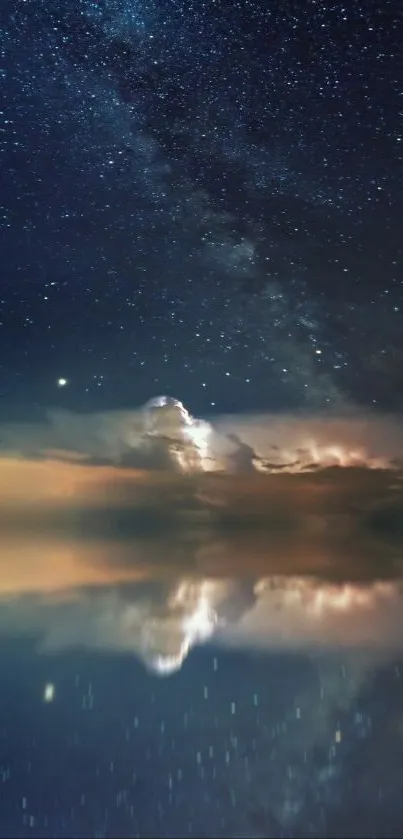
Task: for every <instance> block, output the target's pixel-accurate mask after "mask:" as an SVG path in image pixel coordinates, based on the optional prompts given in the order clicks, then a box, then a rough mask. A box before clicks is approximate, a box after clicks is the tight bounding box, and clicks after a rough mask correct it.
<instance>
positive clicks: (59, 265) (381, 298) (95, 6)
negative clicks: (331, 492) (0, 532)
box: [0, 0, 403, 417]
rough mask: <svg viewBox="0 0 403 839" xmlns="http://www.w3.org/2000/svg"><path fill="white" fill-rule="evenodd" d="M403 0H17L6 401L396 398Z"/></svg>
mask: <svg viewBox="0 0 403 839" xmlns="http://www.w3.org/2000/svg"><path fill="white" fill-rule="evenodd" d="M401 17H402V15H401V9H400V8H399V3H397V2H393V0H383V3H382V4H380V3H377V2H375V0H359V2H356V3H345V4H344V5H343V4H342V3H327V2H319V0H305V2H303V3H302V2H296V0H281V2H277V0H273V2H267V0H254V2H247V0H244V2H235V0H233V1H232V2H223V0H216V2H214V0H206V2H201V0H194V2H191V1H190V2H183V0H182V1H181V0H158V2H157V1H156V0H143V2H140V0H99V2H96V0H93V2H90V0H69V2H68V3H67V2H64V0H26V1H25V2H23V0H21V2H18V3H16V2H15V0H12V2H10V0H3V2H2V3H1V10H0V26H1V32H0V39H1V65H0V72H1V78H2V93H1V126H0V130H1V134H0V155H1V157H0V160H1V166H0V203H1V244H0V252H1V300H0V304H1V332H0V335H1V366H0V393H1V404H2V411H3V415H12V416H14V417H16V416H19V415H20V414H23V415H24V416H27V415H28V416H32V415H33V414H34V413H35V411H36V410H38V409H39V410H42V409H43V408H46V407H48V406H49V405H54V404H62V405H64V406H68V407H70V408H72V409H74V410H99V409H111V408H117V407H128V406H131V405H133V404H140V403H142V402H144V401H145V400H146V399H148V398H149V397H151V396H154V395H155V394H158V393H169V394H172V395H174V396H178V397H179V398H181V399H183V400H184V402H185V404H187V405H189V407H190V409H191V410H192V411H196V412H201V413H202V414H203V413H204V414H209V413H210V414H214V413H215V412H226V411H231V412H237V411H240V410H245V409H247V410H275V411H276V410H289V409H293V408H303V407H305V408H310V409H322V408H324V407H328V406H330V407H331V408H335V407H337V408H339V407H340V406H344V405H346V404H347V405H351V404H353V405H354V404H356V403H358V404H364V405H366V406H371V407H373V406H375V407H376V408H377V409H400V408H401V407H402V397H401V393H402V387H401V386H402V383H403V378H402V369H403V368H402V361H403V357H402V351H403V340H402V334H403V332H402V305H403V286H402V277H401V263H400V262H399V260H401V255H402V248H401V223H402V218H403V216H402V211H403V190H402V173H403V172H402V148H403V140H402V137H403V131H402V108H403V102H402V92H403V71H402V65H401V60H400V57H399V46H398V41H399V25H400V23H401V21H399V18H401ZM60 378H62V379H64V378H65V379H67V380H68V387H64V388H60V387H58V385H57V380H58V379H60Z"/></svg>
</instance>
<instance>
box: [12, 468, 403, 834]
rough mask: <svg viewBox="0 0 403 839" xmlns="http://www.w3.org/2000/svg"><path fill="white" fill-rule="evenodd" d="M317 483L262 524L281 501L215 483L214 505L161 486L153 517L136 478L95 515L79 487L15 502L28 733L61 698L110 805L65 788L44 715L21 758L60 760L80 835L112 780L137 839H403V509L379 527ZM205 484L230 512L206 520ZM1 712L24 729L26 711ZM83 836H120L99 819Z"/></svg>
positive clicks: (16, 593) (15, 568)
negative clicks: (58, 496)
mask: <svg viewBox="0 0 403 839" xmlns="http://www.w3.org/2000/svg"><path fill="white" fill-rule="evenodd" d="M352 478H354V479H357V480H359V481H361V480H362V476H358V478H357V476H355V477H354V475H352ZM315 480H316V479H314V483H313V484H310V485H309V486H310V488H309V486H308V485H305V488H304V491H303V493H302V494H301V492H300V489H298V488H296V489H295V491H294V489H290V488H289V487H288V488H285V484H284V483H283V490H284V493H283V497H282V498H281V492H280V490H281V487H280V485H278V486H279V492H278V495H277V506H276V507H275V510H276V514H275V515H273V505H271V506H270V511H271V514H267V515H264V505H263V502H262V499H261V497H260V503H261V508H260V509H258V510H257V512H256V506H258V505H256V503H255V502H256V497H257V496H256V492H255V490H254V489H253V487H252V489H251V490H250V491H249V490H248V491H247V492H246V482H244V483H243V490H242V491H243V492H244V495H243V496H242V493H241V492H240V490H241V487H240V485H238V487H236V485H235V484H236V482H234V485H233V486H231V488H229V487H228V485H224V484H223V483H222V482H221V483H218V484H217V483H216V484H214V487H213V489H214V492H213V491H212V488H211V486H206V484H204V485H203V486H202V488H201V492H202V499H203V502H202V506H197V504H196V505H195V504H193V503H189V495H188V494H187V492H188V489H187V488H188V485H187V487H186V491H185V492H182V494H181V493H179V494H178V495H176V496H175V497H176V501H175V504H172V505H171V506H169V505H168V507H167V505H166V503H165V501H166V496H165V495H164V493H162V494H161V493H160V494H158V493H159V492H160V489H161V486H160V485H159V484H153V485H152V487H151V490H152V491H151V490H150V493H149V494H150V497H152V504H150V506H149V508H148V509H145V508H143V509H142V510H140V512H139V511H138V510H136V507H135V505H133V493H132V492H131V491H129V492H128V490H127V485H126V484H125V483H124V486H123V488H122V486H121V485H120V484H119V486H116V483H114V485H113V492H111V488H110V485H109V484H108V487H109V489H108V493H107V497H108V500H109V506H106V505H104V507H102V505H100V504H99V500H100V499H101V500H102V499H105V497H106V495H105V490H104V488H102V490H99V488H97V490H96V491H94V488H93V487H92V488H91V492H90V493H89V495H88V492H87V491H86V492H87V494H86V493H83V496H80V499H81V501H80V504H77V503H76V502H77V493H75V494H74V497H73V502H74V503H72V500H71V494H70V495H68V494H67V497H68V498H69V499H70V500H69V501H68V502H66V503H65V504H64V505H61V504H60V501H58V502H57V504H54V506H53V507H52V505H51V504H49V503H48V501H46V503H43V504H42V505H40V504H38V506H37V509H36V511H35V515H33V514H32V513H31V514H30V515H27V511H26V510H25V511H24V509H23V508H22V507H21V505H20V504H18V505H15V506H14V509H13V510H12V511H10V507H9V508H8V510H7V515H4V516H3V522H4V526H3V530H2V541H1V550H0V595H1V604H0V605H1V608H0V657H1V661H2V667H3V677H4V680H5V684H6V685H8V684H12V679H13V678H15V676H13V674H14V673H15V669H16V668H18V667H20V668H22V665H19V664H18V662H19V660H20V659H19V658H18V656H19V655H20V653H18V649H19V647H18V643H23V644H24V645H25V646H24V650H29V652H28V653H24V655H25V656H26V657H25V658H24V662H25V664H24V667H25V669H26V670H28V669H29V667H28V665H27V661H30V662H31V665H29V666H32V672H31V670H30V671H29V673H30V676H29V678H32V679H33V680H34V683H35V684H36V688H35V690H36V699H35V700H33V699H32V696H31V698H30V699H29V698H28V696H27V697H25V696H24V699H20V706H19V707H20V708H21V719H20V717H18V716H17V719H18V722H17V723H16V725H17V729H16V730H18V726H21V725H22V724H23V723H22V722H21V720H22V718H23V717H24V718H25V717H26V716H27V714H28V708H32V707H34V705H35V702H36V703H37V705H36V706H35V707H37V708H38V707H39V704H40V703H42V706H43V708H45V707H46V709H47V710H46V714H47V715H48V717H47V719H50V720H52V721H53V722H51V723H50V724H51V725H52V726H53V728H52V738H53V740H52V742H53V741H54V748H55V749H56V750H57V754H58V755H60V758H58V760H59V759H61V760H62V761H67V755H69V754H71V752H72V751H73V753H74V754H77V755H79V756H80V758H79V759H80V761H83V762H84V763H85V762H86V761H88V760H90V762H91V761H93V760H94V765H93V770H94V772H95V771H96V772H98V775H97V778H100V779H101V780H99V785H100V786H99V787H98V791H96V792H94V791H91V788H90V783H89V781H88V779H87V780H86V779H85V778H84V776H83V775H81V774H80V771H81V770H80V769H75V770H74V772H72V771H71V770H69V769H68V768H67V769H66V771H65V772H64V773H63V778H62V781H60V783H59V784H58V782H57V780H55V777H56V778H57V773H56V770H55V764H54V762H52V761H53V758H52V759H50V758H49V757H48V758H46V759H44V751H43V750H45V752H46V748H47V745H46V744H47V737H48V735H47V733H46V732H47V724H46V725H45V723H44V724H43V725H44V728H43V733H42V734H41V731H40V728H39V729H38V726H40V723H39V722H38V719H37V718H36V717H35V722H33V723H32V726H33V728H32V729H30V728H29V727H28V736H27V738H26V742H25V741H24V744H22V745H20V747H19V748H20V752H21V753H22V754H23V755H25V757H24V760H25V762H26V765H30V766H34V767H35V766H36V767H37V771H38V773H39V765H40V766H41V767H42V768H41V770H40V771H41V778H42V779H43V785H42V787H40V789H41V790H42V792H41V793H40V794H42V795H46V796H49V794H50V793H49V790H50V789H51V790H53V793H52V794H54V795H55V797H57V799H58V800H60V798H61V800H62V801H63V802H64V804H62V805H59V807H61V811H62V812H63V814H64V815H63V818H64V819H65V824H68V823H69V821H68V819H69V818H70V816H67V815H66V813H71V812H73V810H74V811H75V807H77V806H78V805H77V801H78V798H77V797H76V796H75V793H73V792H72V791H71V792H70V791H69V784H70V783H72V778H73V776H74V778H73V780H74V784H77V783H78V781H77V778H80V781H79V784H80V787H79V789H80V795H83V794H84V796H86V797H87V799H88V800H91V801H93V802H94V804H93V806H94V807H95V806H96V802H97V801H98V799H99V795H100V793H99V789H101V787H102V792H101V797H102V801H103V804H104V807H105V812H106V811H107V812H109V813H112V812H115V811H116V813H117V812H118V813H119V818H120V819H121V820H122V821H121V829H120V834H121V835H125V836H129V835H139V836H145V835H147V832H148V834H149V835H155V836H164V837H168V836H173V835H186V836H201V835H203V836H217V837H224V836H236V835H238V836H241V835H242V836H248V837H251V836H253V837H260V839H263V837H275V836H281V835H283V836H301V837H302V836H307V835H311V836H315V837H316V836H320V835H324V836H329V837H330V836H336V835H352V833H354V832H355V835H360V836H372V835H375V836H385V837H386V836H387V835H388V836H392V835H399V832H398V830H399V829H400V825H401V824H402V823H403V821H402V820H403V808H401V805H400V804H399V801H400V798H399V795H400V793H399V790H400V789H401V785H402V783H403V771H402V767H403V737H402V732H403V717H402V713H401V707H402V704H401V700H402V699H403V689H402V688H403V679H402V678H401V674H403V608H402V607H403V602H402V599H403V583H402V581H401V580H402V579H403V563H402V558H403V546H402V545H401V543H400V536H399V527H398V526H397V525H396V515H397V514H399V515H400V513H396V505H395V499H393V503H392V505H391V508H390V510H389V512H388V509H389V508H388V506H387V504H386V506H385V504H384V503H383V506H382V516H381V518H380V519H379V518H378V519H376V517H375V518H374V520H372V519H371V518H369V519H368V517H366V518H364V520H363V519H362V518H360V516H359V513H358V512H357V511H356V510H355V509H354V510H353V512H352V511H351V508H350V506H349V505H350V500H349V498H350V491H349V490H348V489H347V488H346V486H344V488H343V487H342V488H341V489H340V485H339V486H338V488H337V490H336V489H334V488H333V489H331V490H330V491H329V489H328V488H327V489H326V491H325V490H324V489H323V486H324V484H323V482H322V484H319V483H315ZM337 480H338V479H337ZM168 483H169V482H168ZM362 486H364V484H362ZM217 487H219V493H218V495H219V497H218V500H217V494H214V493H215V492H216V488H217ZM388 487H389V484H387V482H386V484H385V485H384V486H383V492H384V496H383V498H385V493H386V495H387V492H389V489H388ZM171 488H172V486H171ZM129 489H130V487H129ZM223 489H224V497H225V493H228V492H230V493H231V503H229V504H228V503H227V501H226V503H225V504H224V505H222V503H221V502H222V498H223ZM260 489H261V485H259V493H260ZM305 490H307V496H306V495H305V494H304V493H305ZM386 490H387V492H386ZM399 491H400V489H399ZM197 492H198V493H199V494H200V486H198V487H197ZM206 492H207V496H208V498H209V499H210V500H211V499H212V498H213V502H214V503H212V504H210V505H207V506H206V507H203V504H204V503H205V499H206ZM270 492H271V493H272V491H270ZM293 493H294V494H293ZM371 493H372V495H371ZM195 495H196V494H195V493H194V494H193V497H191V496H190V501H191V502H192V501H193V499H194V497H195ZM245 495H246V496H247V497H248V498H249V499H250V501H249V512H248V513H247V512H245V509H246V507H245ZM84 496H85V503H83V500H82V499H83V497H84ZM237 498H238V499H239V498H241V499H242V503H241V502H240V501H236V499H237ZM270 498H271V499H272V500H273V501H274V495H273V493H272V494H271V495H270ZM88 499H89V500H90V502H91V503H88ZM94 499H95V501H96V503H95V501H94ZM125 499H126V502H127V503H126V504H125V503H123V502H124V501H125ZM184 499H185V501H186V499H187V502H186V503H184ZM234 499H235V500H234ZM290 499H292V501H290ZM369 499H370V502H371V503H370V509H371V510H372V506H371V505H372V504H373V499H374V492H373V490H372V489H371V487H370V488H369V492H368V493H367V495H366V496H364V494H362V495H361V498H360V501H361V507H364V508H365V510H367V509H368V503H369ZM265 503H267V499H266V502H265ZM237 504H238V507H237V506H236V505H237ZM132 505H133V506H132ZM223 507H224V515H222V513H221V512H220V513H219V515H218V516H217V514H216V510H217V509H219V510H220V511H221V510H222V509H223ZM241 510H242V511H243V512H242V515H240V511H241ZM377 510H378V508H377ZM385 510H386V513H387V515H386V519H385ZM234 511H235V512H234ZM0 512H1V511H0ZM10 512H11V514H10ZM389 513H390V514H389ZM255 514H256V515H255ZM377 514H378V513H377ZM388 515H389V518H388ZM385 521H386V525H385ZM15 644H17V646H16V647H15V646H13V645H15ZM9 650H12V651H13V652H12V653H10V652H9ZM15 650H17V652H15ZM21 672H22V669H20V671H19V673H20V675H19V677H18V678H19V679H22V678H23V677H22V676H21ZM38 672H39V673H40V674H43V678H42V682H41V683H39V684H37V682H38V676H37V673H38ZM32 674H33V675H32ZM158 677H159V678H158ZM161 677H164V678H161ZM27 679H28V676H27ZM24 685H25V688H24V690H25V691H27V689H28V688H27V682H24ZM18 695H19V694H18ZM77 697H79V699H80V704H79V705H77V708H76V705H75V704H74V703H76V702H77ZM1 701H2V702H3V706H4V702H6V703H7V689H6V690H5V692H4V694H3V699H2V700H1ZM3 706H2V717H3V719H4V720H5V726H6V730H9V731H10V732H11V731H12V728H13V726H12V723H11V722H10V720H11V719H14V716H15V714H16V713H17V712H15V711H14V710H13V709H12V708H11V705H7V704H6V706H5V709H4V707H3ZM70 706H71V707H70ZM74 708H76V710H74V711H73V710H72V709H74ZM29 713H31V711H29ZM35 713H37V712H35ZM13 715H14V716H13ZM7 727H8V729H7ZM91 731H93V732H94V742H95V740H96V746H95V745H94V742H93V741H91V747H90V746H89V740H88V738H90V737H91V736H92V735H90V732H91ZM7 736H9V739H10V743H13V742H14V743H15V736H16V735H15V733H14V734H13V735H11V733H10V734H9V735H7ZM13 738H14V740H13ZM32 738H34V740H35V742H36V741H38V742H39V743H40V744H41V745H40V750H38V751H37V752H33V751H32V748H33V747H32V746H30V745H29V744H30V743H31V742H33V739H32ZM82 744H84V745H82ZM38 749H39V747H38ZM52 749H53V746H52ZM95 753H96V755H97V757H96V760H95V758H93V755H94V754H95ZM89 755H90V757H89ZM21 760H22V758H21ZM3 764H4V766H3ZM3 764H2V766H3V768H2V769H1V771H3V772H6V776H5V777H6V778H7V783H8V784H9V789H11V793H9V794H10V795H11V798H10V800H13V799H12V795H13V792H12V790H13V789H14V788H13V786H12V784H13V781H12V777H11V775H10V777H9V776H8V775H7V772H8V771H9V763H7V761H3ZM104 764H105V766H106V765H107V766H108V767H109V768H108V770H106V769H105V772H104V775H102V772H103V770H102V766H103V765H104ZM24 765H25V764H24ZM111 765H113V772H112V770H111V769H110V766H111ZM47 766H48V767H52V770H50V768H49V771H48V769H47V768H46V767H47ZM66 766H67V767H68V762H67V763H66ZM91 766H92V763H91ZM100 767H101V768H100ZM128 767H130V768H128ZM19 771H20V775H18V773H17V774H16V777H18V778H20V780H19V781H18V790H19V791H20V789H21V783H22V781H21V777H22V776H23V770H22V769H21V770H19ZM24 771H25V770H24ZM91 771H92V770H91ZM21 773H22V774H21ZM114 773H117V774H119V773H120V775H119V778H120V780H119V782H117V783H118V786H117V787H116V788H115V786H114ZM15 783H16V784H17V782H15ZM40 783H42V781H41V782H40ZM97 783H98V782H97ZM45 788H46V789H45ZM16 789H17V786H16ZM62 789H63V791H62ZM147 796H148V798H147ZM80 801H81V799H80ZM116 802H118V803H116ZM147 802H148V803H147ZM155 802H157V803H158V806H157V807H155V806H154V804H155ZM27 806H28V805H27ZM32 806H33V809H34V805H32ZM80 806H81V805H80ZM399 807H400V808H401V809H399ZM63 808H64V809H63ZM24 812H25V811H24ZM391 813H392V816H393V817H391V816H390V814H391ZM30 817H31V816H30ZM86 817H87V818H89V817H88V815H87V816H86ZM24 818H25V815H24V814H23V815H22V820H23V819H24ZM27 818H28V816H27ZM71 818H72V817H71ZM101 821H102V820H101ZM90 822H91V818H90ZM23 824H24V825H25V826H26V825H27V824H28V822H23ZM75 824H76V823H75ZM40 829H41V835H44V836H50V835H62V834H61V833H60V831H59V833H58V832H57V831H54V832H53V833H51V831H50V828H49V830H47V829H46V826H44V825H42V826H41V828H40ZM76 829H77V828H76ZM382 831H383V832H382ZM81 832H82V834H83V835H95V833H96V832H97V833H98V834H99V835H103V836H108V835H110V834H108V831H107V828H106V827H103V828H102V829H100V827H99V821H98V822H97V820H96V818H95V817H94V820H93V822H91V826H90V827H88V830H87V832H85V830H84V829H82V830H81ZM63 835H72V833H71V834H69V833H68V828H66V830H65V834H63Z"/></svg>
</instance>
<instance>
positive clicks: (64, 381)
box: [57, 378, 69, 387]
mask: <svg viewBox="0 0 403 839" xmlns="http://www.w3.org/2000/svg"><path fill="white" fill-rule="evenodd" d="M68 383H69V380H68V379H63V378H60V379H58V380H57V386H58V387H66V385H68Z"/></svg>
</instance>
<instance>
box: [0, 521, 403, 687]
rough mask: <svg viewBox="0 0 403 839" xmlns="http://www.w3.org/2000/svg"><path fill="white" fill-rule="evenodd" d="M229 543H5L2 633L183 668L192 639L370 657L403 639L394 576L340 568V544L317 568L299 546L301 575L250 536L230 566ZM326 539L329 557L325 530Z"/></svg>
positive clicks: (51, 646)
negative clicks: (373, 576)
mask: <svg viewBox="0 0 403 839" xmlns="http://www.w3.org/2000/svg"><path fill="white" fill-rule="evenodd" d="M268 542H269V540H267V542H266V544H267V545H268ZM234 544H235V543H234V541H232V540H231V539H229V540H228V542H227V543H225V540H224V539H222V540H221V541H219V542H217V541H216V540H215V539H214V538H212V537H211V536H210V537H208V536H205V537H204V538H203V539H200V537H199V541H197V540H196V542H195V544H193V546H192V544H191V542H190V541H189V540H188V541H186V540H185V541H184V542H183V543H182V544H179V543H178V541H177V540H176V539H174V540H173V541H172V542H171V544H166V543H165V542H164V538H163V537H162V538H161V537H159V538H156V539H155V540H154V541H153V542H149V541H148V540H145V541H143V542H141V541H138V542H137V543H136V542H135V541H131V542H128V543H122V544H119V543H117V542H116V543H115V544H113V543H110V544H105V543H102V542H98V543H92V542H85V541H83V542H79V541H76V542H75V543H73V542H70V543H68V542H65V543H63V542H60V541H57V540H55V539H50V540H45V539H42V540H35V539H33V540H30V541H27V540H25V541H24V542H23V541H22V540H21V539H13V540H9V541H8V542H5V543H3V549H2V552H1V572H2V573H1V605H2V608H1V617H0V631H1V632H3V633H5V634H10V633H11V634H12V635H14V634H24V635H28V636H32V637H33V638H34V639H35V641H36V644H37V646H38V648H39V649H41V650H47V651H50V650H52V651H55V650H61V649H68V648H83V647H86V648H88V647H89V648H94V649H95V648H97V649H104V650H115V651H116V652H126V653H127V652H132V653H133V654H134V655H136V656H137V657H139V658H140V659H141V660H142V661H143V662H144V663H145V664H146V666H147V667H148V668H149V669H151V670H153V671H154V672H156V673H160V674H169V673H172V672H174V671H175V670H177V669H179V668H180V667H181V665H182V663H183V662H184V660H185V659H186V656H187V655H188V654H189V652H190V650H191V649H192V647H194V646H195V645H199V644H204V643H206V642H211V641H213V642H214V643H216V644H219V645H224V646H233V647H241V648H242V647H247V648H255V649H261V650H263V649H265V650H271V651H273V650H280V649H288V650H296V649H298V650H306V651H317V652H320V651H324V650H327V651H330V650H334V651H336V650H340V649H345V650H353V649H362V650H366V651H369V652H370V653H371V655H374V656H379V655H381V656H382V655H385V654H390V653H391V652H396V651H397V650H400V649H401V648H402V647H403V640H402V639H403V586H402V583H401V581H400V580H399V577H396V576H394V577H389V579H387V578H386V576H385V574H384V573H383V576H382V577H381V576H380V575H378V578H377V579H375V580H374V579H371V578H368V568H366V567H364V568H362V569H361V579H359V571H358V569H357V568H355V569H354V568H353V567H352V568H351V572H350V578H348V577H347V568H346V567H345V570H344V573H343V575H342V576H341V571H340V563H339V562H338V558H337V555H336V554H335V553H334V552H333V554H331V553H329V554H328V562H327V563H324V565H323V568H322V572H321V574H319V573H318V572H316V573H312V566H311V567H310V566H309V564H306V565H305V566H304V562H303V558H302V557H301V555H300V553H298V552H297V554H296V556H295V557H294V558H293V557H292V555H291V556H289V557H288V562H289V567H290V568H291V565H292V563H294V573H288V574H287V573H285V570H286V569H284V568H283V569H282V570H281V562H280V563H279V562H277V565H276V562H275V557H274V556H273V555H272V557H271V560H270V559H269V560H268V559H267V556H261V555H259V551H261V552H262V551H263V554H264V544H262V543H261V544H260V546H255V545H254V542H253V538H252V537H249V541H248V543H245V542H244V543H243V546H242V547H241V551H244V553H243V555H242V556H241V555H240V554H238V557H236V558H235V562H234V563H233V570H232V573H231V574H230V573H229V568H230V566H231V561H230V558H231V556H232V547H233V546H234ZM320 544H322V548H323V552H324V554H326V542H325V540H324V539H323V536H321V541H317V549H319V545H320ZM247 546H248V547H249V550H248V552H245V548H246V547H247ZM255 548H256V553H255V552H254V549H255ZM289 548H290V550H291V554H292V546H291V545H290V544H289ZM305 550H306V551H307V552H308V553H309V542H307V543H306V545H305ZM183 551H185V556H184V555H183ZM162 557H164V559H162ZM185 559H186V561H185ZM297 567H299V571H298V573H295V570H296V568H297ZM395 570H396V569H395ZM264 572H265V573H264ZM346 580H347V581H346Z"/></svg>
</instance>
